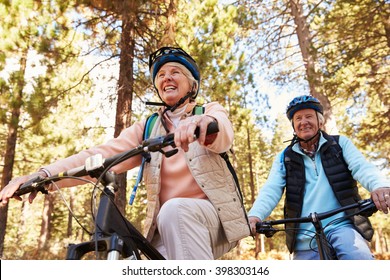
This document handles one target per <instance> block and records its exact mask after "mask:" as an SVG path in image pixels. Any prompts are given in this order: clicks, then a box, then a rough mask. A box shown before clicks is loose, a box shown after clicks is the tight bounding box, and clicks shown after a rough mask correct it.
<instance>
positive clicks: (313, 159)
mask: <svg viewBox="0 0 390 280" xmlns="http://www.w3.org/2000/svg"><path fill="white" fill-rule="evenodd" d="M309 158H310V159H311V162H312V163H313V167H314V171H315V172H316V175H317V177H318V170H317V164H316V159H315V157H309Z"/></svg>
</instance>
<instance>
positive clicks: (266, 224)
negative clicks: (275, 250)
mask: <svg viewBox="0 0 390 280" xmlns="http://www.w3.org/2000/svg"><path fill="white" fill-rule="evenodd" d="M350 209H358V210H357V211H356V212H355V213H354V215H357V214H360V215H362V216H365V217H369V216H371V215H372V214H374V213H375V212H376V211H378V209H377V208H376V206H375V203H374V202H373V201H372V199H363V200H360V201H358V202H355V203H352V204H350V205H347V206H343V207H339V208H337V209H334V210H330V211H327V212H323V213H315V212H314V213H311V214H310V215H309V216H307V217H299V218H287V219H280V220H268V221H262V222H258V223H256V232H257V233H260V234H264V235H265V236H266V237H272V236H273V235H274V234H275V233H276V232H277V231H280V230H281V229H276V228H273V227H272V226H273V225H280V224H288V223H310V222H311V223H313V222H316V220H323V219H326V218H329V217H331V216H334V215H336V214H338V213H340V212H343V211H346V210H350Z"/></svg>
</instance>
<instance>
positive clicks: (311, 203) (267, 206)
mask: <svg viewBox="0 0 390 280" xmlns="http://www.w3.org/2000/svg"><path fill="white" fill-rule="evenodd" d="M326 141H327V140H326V139H325V138H324V137H323V136H322V134H321V137H320V142H319V145H318V149H317V153H316V154H315V157H314V160H312V159H311V158H310V157H309V156H307V155H306V154H304V153H303V152H302V151H301V149H300V148H299V143H296V144H295V145H294V146H293V150H294V151H295V152H297V153H299V154H301V155H302V156H303V160H304V165H305V175H306V183H305V191H304V198H303V206H302V215H301V216H302V217H307V216H309V214H310V213H313V212H317V213H321V212H326V211H330V210H333V209H335V208H338V207H340V204H339V202H338V201H337V198H336V196H335V194H334V193H333V190H332V187H331V186H330V184H329V181H328V179H327V177H326V174H325V171H324V169H323V167H322V163H321V157H320V154H319V153H318V151H319V149H320V147H321V146H322V145H324V144H325V143H326ZM339 144H340V146H341V148H342V150H343V157H344V160H345V162H346V163H347V164H348V168H349V170H351V172H352V176H353V178H354V179H355V180H357V181H358V182H359V183H360V184H361V185H362V186H363V187H364V188H365V189H366V190H367V191H369V192H372V191H373V190H375V189H377V188H380V187H390V180H389V179H388V178H386V177H385V175H384V174H382V173H381V171H380V170H379V169H378V168H377V167H376V166H375V165H373V164H372V163H370V162H368V161H367V160H366V158H365V157H364V156H363V154H362V153H361V152H360V151H359V150H358V149H357V148H356V146H355V145H354V144H353V143H352V142H351V140H350V139H348V138H347V137H345V136H340V138H339ZM283 154H284V153H283V152H280V153H279V154H278V155H277V156H276V158H275V160H274V162H273V164H272V168H271V170H270V173H269V176H268V179H267V181H266V183H265V184H264V185H263V187H262V188H261V189H260V191H259V195H258V197H257V199H256V201H255V202H254V204H253V206H252V208H251V210H250V211H249V213H248V215H249V216H254V217H258V218H260V219H261V220H265V219H266V218H268V216H269V215H270V214H271V212H272V211H273V210H274V208H275V207H276V206H277V204H278V203H279V201H280V199H281V198H282V195H283V191H284V187H285V185H286V169H285V166H284V159H283V157H284V155H283ZM343 215H344V214H343V213H340V214H338V215H335V216H333V217H330V218H328V219H325V220H323V221H322V225H323V226H325V225H327V224H328V223H329V222H330V221H332V220H334V219H335V218H338V217H342V216H343ZM343 223H344V224H345V223H349V220H346V221H344V222H343ZM334 226H340V224H338V225H331V226H329V227H327V228H326V230H325V232H328V231H330V230H331V229H332V227H334ZM300 229H302V230H299V232H298V235H297V243H296V247H295V249H296V250H308V249H310V248H313V247H317V245H316V244H315V242H314V240H313V238H312V236H313V234H311V232H314V226H313V225H312V224H311V223H304V224H301V225H300ZM309 231H310V232H309ZM308 235H309V236H308ZM313 242H314V243H313Z"/></svg>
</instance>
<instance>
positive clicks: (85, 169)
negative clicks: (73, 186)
mask: <svg viewBox="0 0 390 280" xmlns="http://www.w3.org/2000/svg"><path fill="white" fill-rule="evenodd" d="M217 132H219V128H218V123H217V122H211V123H209V125H208V126H207V131H206V135H210V134H214V133H217ZM199 134H200V129H199V127H197V128H196V129H195V132H194V137H196V138H198V137H199ZM167 146H171V147H173V148H175V147H176V145H175V142H174V133H170V134H167V135H165V136H158V137H155V138H149V139H147V140H144V141H143V142H142V144H141V145H139V146H138V147H136V148H133V149H131V150H129V151H126V152H123V153H120V154H117V155H114V156H112V157H109V158H107V159H101V162H100V163H99V164H96V165H95V164H91V165H92V167H91V166H87V165H83V166H79V167H76V168H73V169H70V170H68V171H65V172H62V173H60V174H57V175H54V176H50V177H47V178H44V177H42V176H37V177H34V178H32V179H30V180H29V181H27V182H25V183H24V184H22V185H21V186H20V187H19V189H18V190H16V192H15V193H14V196H21V195H23V194H27V193H31V192H33V191H37V192H42V193H45V194H46V193H47V189H46V188H45V187H46V186H47V185H50V184H51V183H52V182H56V181H59V180H62V179H64V177H69V176H73V177H82V176H86V175H90V172H91V171H93V170H95V169H99V170H106V169H108V168H111V167H112V166H114V165H116V164H118V163H121V162H123V161H125V160H127V159H129V158H131V157H133V156H136V155H139V154H142V153H144V152H162V148H164V147H167Z"/></svg>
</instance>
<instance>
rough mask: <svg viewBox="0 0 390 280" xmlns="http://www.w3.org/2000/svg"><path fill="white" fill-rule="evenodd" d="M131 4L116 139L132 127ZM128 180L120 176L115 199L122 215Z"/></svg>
mask: <svg viewBox="0 0 390 280" xmlns="http://www.w3.org/2000/svg"><path fill="white" fill-rule="evenodd" d="M129 2H130V3H128V2H127V1H124V4H123V9H122V34H121V42H120V49H121V54H120V59H119V81H118V100H117V107H116V118H115V132H114V137H117V136H118V135H119V134H120V133H121V131H122V130H123V129H125V128H126V127H128V126H130V125H131V106H132V101H133V89H134V78H133V62H134V48H135V41H134V36H135V35H134V34H135V26H134V23H135V22H136V18H135V13H136V11H137V7H136V5H137V3H136V1H129ZM126 178H127V176H126V173H123V174H120V175H119V178H118V182H119V190H118V192H117V194H116V197H115V202H116V204H117V206H118V207H119V209H120V210H121V211H122V213H124V212H125V207H126Z"/></svg>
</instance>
